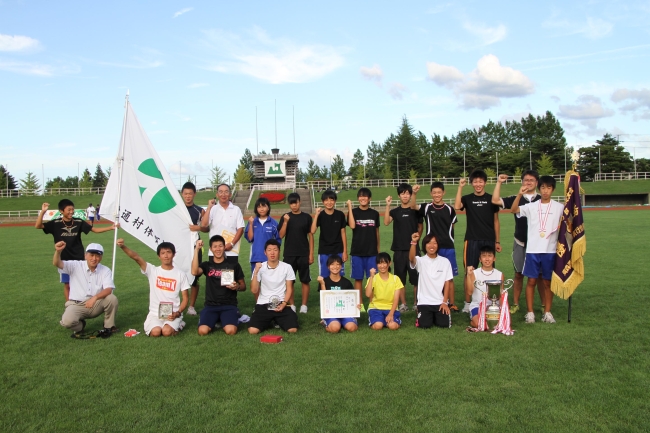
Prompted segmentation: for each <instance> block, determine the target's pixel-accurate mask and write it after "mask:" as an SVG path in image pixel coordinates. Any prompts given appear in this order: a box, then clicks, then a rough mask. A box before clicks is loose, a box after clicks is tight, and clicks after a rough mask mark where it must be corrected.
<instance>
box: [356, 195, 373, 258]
mask: <svg viewBox="0 0 650 433" xmlns="http://www.w3.org/2000/svg"><path fill="white" fill-rule="evenodd" d="M352 217H353V218H354V222H355V224H356V227H355V228H354V230H352V246H351V247H350V255H351V256H361V257H367V256H376V255H377V229H378V228H379V212H377V211H376V210H374V209H370V208H368V209H366V210H363V209H361V208H358V207H355V208H354V209H352Z"/></svg>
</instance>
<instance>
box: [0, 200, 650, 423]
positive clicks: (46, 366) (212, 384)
mask: <svg viewBox="0 0 650 433" xmlns="http://www.w3.org/2000/svg"><path fill="white" fill-rule="evenodd" d="M648 215H650V214H649V213H648V212H646V211H607V212H602V211H601V212H597V211H592V212H587V213H586V214H585V220H586V235H587V242H588V252H587V255H586V258H585V266H586V272H587V278H586V280H585V281H584V282H583V284H582V285H581V286H580V287H579V288H578V290H577V292H576V293H575V295H574V302H573V308H574V309H573V321H572V323H571V324H568V323H567V321H566V315H567V302H565V301H563V300H560V299H556V300H555V302H554V306H553V312H554V313H555V316H556V318H557V319H558V323H557V324H555V325H547V324H543V323H539V322H538V323H536V324H534V325H526V324H524V322H523V313H518V314H516V315H514V316H513V328H514V329H515V330H516V332H515V335H514V336H512V337H506V336H503V335H496V336H495V335H491V334H488V333H485V334H470V333H467V332H465V331H464V329H465V327H466V326H467V325H468V321H469V320H468V317H467V316H466V315H464V314H454V315H453V326H452V328H451V329H449V330H444V329H432V330H417V329H415V328H414V326H413V324H414V321H415V315H414V313H413V312H408V313H406V314H405V315H404V325H403V327H402V328H401V329H400V330H398V331H395V332H391V331H388V330H384V331H380V332H377V331H372V330H370V329H369V328H368V326H367V316H365V315H363V316H362V318H361V320H360V324H361V327H360V330H359V331H358V332H357V333H353V334H348V333H345V332H344V333H341V334H339V335H328V334H327V333H326V332H325V331H324V330H323V329H322V328H321V327H319V326H318V321H319V314H318V308H317V302H318V301H317V299H318V298H317V293H316V292H315V290H314V291H312V294H311V296H310V306H311V308H310V312H309V313H308V314H307V315H300V330H299V331H298V333H297V334H295V335H287V334H284V333H282V332H277V331H276V332H273V333H279V334H282V335H283V336H284V337H285V342H283V343H281V344H279V345H264V344H261V343H260V342H259V337H256V336H251V335H248V333H247V332H246V331H245V327H242V328H240V332H239V333H238V334H237V335H235V336H233V337H228V336H226V335H225V334H223V333H222V332H217V333H215V334H213V335H210V336H207V337H202V338H201V337H199V336H198V335H197V334H196V326H197V321H198V319H197V318H196V317H189V316H186V321H187V322H188V325H187V328H186V330H185V331H183V332H182V333H181V334H180V335H179V336H177V337H174V338H166V339H162V338H161V339H151V338H147V337H145V336H144V335H139V336H137V337H135V338H131V339H129V338H124V337H123V336H122V335H121V334H118V335H116V336H114V337H112V338H110V339H108V340H73V339H71V338H69V332H68V331H67V330H65V329H64V328H62V327H61V326H59V324H58V321H59V319H60V317H61V314H62V311H63V299H62V288H61V285H60V284H59V283H58V282H57V281H58V279H57V278H58V274H57V272H56V270H55V268H54V267H53V266H52V265H51V264H50V263H51V257H52V252H53V245H52V239H51V237H50V236H45V235H43V233H42V232H41V231H39V230H34V229H33V228H30V227H18V228H0V233H1V236H2V239H3V248H2V249H0V263H2V271H3V272H2V273H1V274H0V287H2V291H3V296H2V303H0V314H1V315H2V317H3V326H1V327H0V338H1V341H2V348H3V350H2V353H1V354H0V365H2V368H1V370H0V371H1V372H2V382H1V384H0V392H1V393H2V395H3V397H2V399H1V403H0V414H1V415H0V430H1V431H101V432H120V431H156V432H157V431H177V430H180V431H219V432H222V431H244V432H250V431H288V432H291V431H319V432H326V431H327V432H330V431H331V432H348V431H369V432H383V431H404V432H411V431H431V430H433V431H459V432H460V431H463V432H464V431H480V432H484V431H499V430H501V431H505V430H508V431H571V432H576V431H578V432H580V431H584V432H591V431H648V429H650V410H649V409H650V404H649V403H648V391H647V390H648V389H649V387H650V380H649V373H648V372H649V371H650V354H649V353H648V352H649V350H648V348H649V347H650V341H649V340H650V337H649V336H648V335H649V334H648V332H647V329H648V324H647V314H645V313H644V310H645V308H646V306H647V305H648V303H649V302H650V291H649V290H648V289H649V286H648V279H647V273H646V272H644V271H643V270H644V269H646V268H647V263H646V261H645V257H644V254H643V253H642V252H643V251H647V245H648V244H649V243H650V218H648ZM459 219H460V221H459V224H458V225H457V230H456V237H457V246H460V245H461V240H462V237H463V233H464V224H465V218H464V216H463V215H461V216H459ZM501 221H502V239H503V244H504V252H503V253H501V254H500V255H499V256H498V261H497V266H498V267H499V268H500V269H501V270H503V271H505V273H506V275H507V276H508V277H512V268H511V266H510V259H509V255H510V242H511V240H512V231H513V221H512V216H511V215H504V214H502V215H501ZM390 229H391V228H390V227H388V228H386V227H382V229H381V234H382V246H383V249H385V250H387V249H388V247H389V244H390V241H391V232H390ZM112 236H113V235H112V233H111V232H109V233H104V234H99V235H95V234H89V235H87V236H85V237H84V243H85V244H88V243H89V242H101V243H102V244H103V245H104V248H105V249H106V255H105V264H109V265H110V259H111V254H112V247H111V244H112V239H113V238H112ZM125 237H126V239H127V240H128V242H127V243H128V244H129V245H130V246H131V247H133V248H134V249H135V250H136V251H138V252H139V253H141V254H142V255H143V256H144V257H145V258H146V259H147V260H149V261H151V262H152V263H157V262H156V257H155V254H154V252H153V251H149V250H147V249H146V248H145V247H144V246H142V245H141V244H140V243H139V242H137V241H134V240H132V239H131V238H130V237H129V236H125ZM241 256H242V258H243V259H242V261H241V262H242V265H243V268H244V271H245V273H246V275H247V278H248V277H249V276H250V267H249V266H247V265H246V259H245V257H248V245H247V244H244V248H243V251H242V254H241ZM346 268H347V269H346V270H347V271H349V270H350V268H349V264H347V265H346ZM316 271H317V266H313V267H312V274H313V277H314V278H315V276H316ZM201 285H202V286H203V285H204V281H203V280H202V281H201ZM116 286H117V289H116V292H115V293H116V295H117V296H118V298H119V300H120V307H119V311H118V314H117V324H118V326H119V327H120V328H121V331H122V332H124V331H126V330H127V329H129V328H136V329H138V330H140V331H142V324H143V322H144V319H145V317H146V314H147V308H148V285H147V281H146V278H145V277H144V276H143V275H141V273H140V271H139V268H138V267H137V265H136V264H135V263H134V262H133V261H131V260H129V259H127V258H126V256H125V255H124V254H119V255H118V256H117V266H116ZM456 286H457V287H460V286H461V279H460V278H456ZM315 287H316V284H315V282H313V283H312V288H315ZM203 294H204V292H203V290H202V291H201V293H200V296H199V299H200V301H199V303H198V307H199V308H200V307H201V306H202V305H203V300H202V298H203ZM407 297H408V300H409V305H412V297H413V294H412V290H411V288H410V286H409V288H408V290H407ZM299 298H300V297H299V296H298V297H297V299H299ZM459 298H460V296H459ZM240 307H241V309H242V311H243V312H244V313H247V314H250V312H251V310H252V307H253V298H252V295H251V293H250V292H249V291H247V292H245V293H242V294H241V295H240ZM539 307H540V306H539V302H538V301H537V300H536V306H535V309H536V311H537V312H538V320H539ZM100 326H101V319H93V320H90V321H89V325H88V328H89V329H90V330H93V329H98V328H99V327H100Z"/></svg>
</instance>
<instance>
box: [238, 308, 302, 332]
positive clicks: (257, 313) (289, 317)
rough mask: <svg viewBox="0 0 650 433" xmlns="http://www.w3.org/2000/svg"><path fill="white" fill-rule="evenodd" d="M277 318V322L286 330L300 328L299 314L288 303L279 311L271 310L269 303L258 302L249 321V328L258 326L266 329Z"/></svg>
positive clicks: (260, 328) (261, 329) (262, 329)
mask: <svg viewBox="0 0 650 433" xmlns="http://www.w3.org/2000/svg"><path fill="white" fill-rule="evenodd" d="M274 319H275V323H277V324H278V326H279V327H280V328H282V330H284V331H288V330H289V329H292V328H296V329H298V315H297V314H296V312H295V311H293V310H292V309H291V307H289V306H288V305H287V306H285V307H284V310H282V311H280V312H277V311H274V310H269V308H268V304H257V305H255V310H253V314H252V315H251V320H250V322H248V327H249V328H257V329H259V330H260V331H264V330H265V329H266V328H268V327H269V326H271V321H272V320H274Z"/></svg>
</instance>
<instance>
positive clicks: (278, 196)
mask: <svg viewBox="0 0 650 433" xmlns="http://www.w3.org/2000/svg"><path fill="white" fill-rule="evenodd" d="M260 197H264V198H265V199H267V200H268V201H270V202H271V203H277V202H280V201H282V200H284V197H285V196H284V194H283V193H281V192H263V193H262V194H260Z"/></svg>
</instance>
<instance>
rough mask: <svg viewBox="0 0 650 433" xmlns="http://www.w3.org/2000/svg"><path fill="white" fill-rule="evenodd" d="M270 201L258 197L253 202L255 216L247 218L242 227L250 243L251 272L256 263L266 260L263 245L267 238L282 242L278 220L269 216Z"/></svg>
mask: <svg viewBox="0 0 650 433" xmlns="http://www.w3.org/2000/svg"><path fill="white" fill-rule="evenodd" d="M270 213H271V203H270V202H269V200H268V199H267V198H264V197H260V198H258V199H257V201H256V202H255V216H251V217H250V218H249V219H248V224H247V225H246V228H245V229H244V236H245V237H246V240H247V241H248V242H249V243H250V244H251V252H250V262H251V272H253V269H255V265H256V264H257V263H261V262H264V261H266V256H265V255H264V245H265V244H266V241H268V240H269V239H275V240H277V241H278V242H279V243H281V242H282V238H281V237H280V232H279V231H278V222H277V221H276V220H274V219H273V218H271V216H270Z"/></svg>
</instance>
